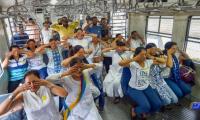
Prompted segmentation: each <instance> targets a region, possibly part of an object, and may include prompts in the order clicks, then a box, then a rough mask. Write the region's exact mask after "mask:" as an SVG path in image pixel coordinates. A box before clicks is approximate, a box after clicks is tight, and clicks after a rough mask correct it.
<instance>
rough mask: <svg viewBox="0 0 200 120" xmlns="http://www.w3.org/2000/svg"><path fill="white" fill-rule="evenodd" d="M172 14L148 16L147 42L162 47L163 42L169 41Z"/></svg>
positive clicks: (171, 28)
mask: <svg viewBox="0 0 200 120" xmlns="http://www.w3.org/2000/svg"><path fill="white" fill-rule="evenodd" d="M172 30H173V16H149V17H148V25H147V30H146V34H147V43H151V42H153V43H155V44H156V45H157V46H158V47H159V48H161V49H163V48H164V45H165V43H167V42H169V41H171V39H172Z"/></svg>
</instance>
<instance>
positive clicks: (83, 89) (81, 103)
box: [48, 58, 102, 120]
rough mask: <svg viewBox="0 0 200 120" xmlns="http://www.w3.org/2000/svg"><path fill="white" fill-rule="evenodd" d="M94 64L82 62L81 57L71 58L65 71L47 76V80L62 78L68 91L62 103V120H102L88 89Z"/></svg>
mask: <svg viewBox="0 0 200 120" xmlns="http://www.w3.org/2000/svg"><path fill="white" fill-rule="evenodd" d="M90 67H92V68H94V67H95V65H89V64H87V65H86V64H83V61H82V59H80V58H73V59H72V60H71V62H70V68H69V69H68V71H67V72H64V73H60V74H54V75H52V76H49V77H48V79H49V80H62V81H63V82H64V83H63V85H64V87H65V88H66V89H67V91H68V93H69V94H68V96H67V98H66V100H65V103H64V120H102V118H101V116H100V115H99V113H98V110H97V108H96V106H95V104H94V100H93V97H92V93H91V90H90V85H89V84H90V82H91V81H90V79H88V77H89V76H90V74H91V72H92V71H91V69H86V68H90Z"/></svg>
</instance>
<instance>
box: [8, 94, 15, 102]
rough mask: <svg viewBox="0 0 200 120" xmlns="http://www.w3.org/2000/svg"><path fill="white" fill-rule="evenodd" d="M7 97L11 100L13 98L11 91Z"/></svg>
mask: <svg viewBox="0 0 200 120" xmlns="http://www.w3.org/2000/svg"><path fill="white" fill-rule="evenodd" d="M8 99H9V100H11V101H12V100H13V99H14V96H13V93H11V94H10V95H9V96H8Z"/></svg>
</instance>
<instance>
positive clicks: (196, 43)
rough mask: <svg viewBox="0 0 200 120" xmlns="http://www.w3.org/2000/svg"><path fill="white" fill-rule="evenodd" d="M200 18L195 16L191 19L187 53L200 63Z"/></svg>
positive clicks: (187, 38)
mask: <svg viewBox="0 0 200 120" xmlns="http://www.w3.org/2000/svg"><path fill="white" fill-rule="evenodd" d="M199 30H200V16H193V17H191V19H190V23H189V27H188V32H187V36H186V45H187V46H186V52H187V53H188V55H189V56H190V57H191V58H192V59H193V60H194V61H197V62H200V56H198V54H199V53H200V31H199Z"/></svg>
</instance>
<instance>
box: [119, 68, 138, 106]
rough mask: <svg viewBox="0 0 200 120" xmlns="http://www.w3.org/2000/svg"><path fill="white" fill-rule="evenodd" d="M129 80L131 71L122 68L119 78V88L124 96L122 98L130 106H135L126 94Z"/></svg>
mask: <svg viewBox="0 0 200 120" xmlns="http://www.w3.org/2000/svg"><path fill="white" fill-rule="evenodd" d="M130 79H131V71H130V69H129V68H128V67H124V68H123V71H122V77H121V87H122V91H123V94H124V98H125V100H127V102H129V103H130V104H131V105H132V106H136V103H135V102H134V101H133V100H132V99H131V98H130V97H129V95H128V93H127V91H128V87H129V85H128V84H129V81H130Z"/></svg>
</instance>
